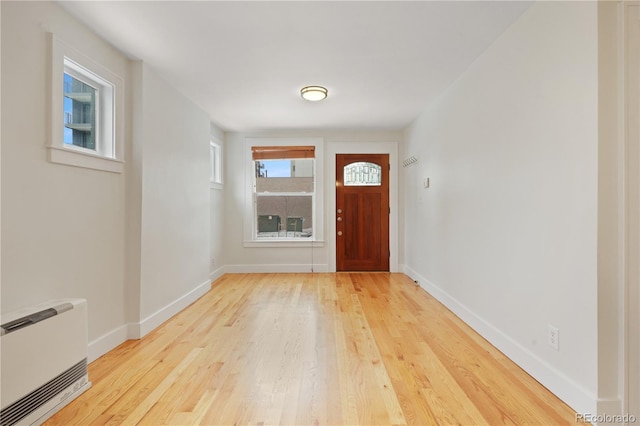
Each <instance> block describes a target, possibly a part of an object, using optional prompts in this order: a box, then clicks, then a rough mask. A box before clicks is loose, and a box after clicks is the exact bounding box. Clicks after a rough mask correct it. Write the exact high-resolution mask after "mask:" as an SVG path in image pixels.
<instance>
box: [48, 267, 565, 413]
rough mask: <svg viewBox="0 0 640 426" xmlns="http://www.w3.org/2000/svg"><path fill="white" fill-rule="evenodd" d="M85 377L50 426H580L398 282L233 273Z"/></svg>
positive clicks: (386, 277)
mask: <svg viewBox="0 0 640 426" xmlns="http://www.w3.org/2000/svg"><path fill="white" fill-rule="evenodd" d="M89 377H90V380H91V381H92V382H93V386H92V387H91V388H90V389H89V390H88V391H87V392H86V393H84V394H83V395H81V396H80V397H79V398H78V399H77V400H75V401H73V402H72V403H71V404H70V405H68V406H67V407H65V408H64V409H63V410H62V411H60V412H59V413H58V414H56V415H55V416H54V417H52V418H51V419H50V420H49V421H48V422H47V423H46V424H47V425H103V424H104V425H135V424H140V425H245V424H247V425H249V424H252V425H269V424H283V425H330V424H332V425H378V424H381V425H391V424H393V425H403V424H415V425H432V424H434V425H435V424H439V425H452V424H462V425H484V424H487V425H506V424H522V425H524V424H531V425H561V424H573V423H575V413H574V412H573V411H572V410H571V409H570V408H569V407H567V406H566V405H565V404H564V403H562V402H561V401H560V400H559V399H558V398H556V397H555V396H554V395H552V394H551V393H550V392H549V391H548V390H546V389H545V388H544V387H543V386H542V385H540V384H539V383H538V382H536V381H535V380H534V379H532V378H531V377H530V376H528V375H527V374H526V373H525V372H524V371H522V370H521V369H520V368H519V367H517V366H516V365H515V364H513V363H512V362H511V361H510V360H509V359H507V358H506V357H505V356H504V355H503V354H502V353H500V352H499V351H498V350H496V349H495V348H494V347H493V346H491V345H490V344H489V343H487V342H486V341H485V340H484V339H482V338H481V337H480V336H479V335H477V334H476V333H475V332H474V331H472V330H471V329H470V328H469V327H467V326H466V325H465V324H464V323H463V322H462V321H461V320H459V319H458V318H457V317H456V316H454V315H453V314H452V313H451V312H450V311H448V310H447V309H446V308H445V307H444V306H442V305H441V304H440V303H439V302H437V301H436V300H435V299H434V298H433V297H431V296H430V295H429V294H427V293H426V292H425V291H424V290H422V289H421V288H419V287H417V286H416V285H415V284H414V283H413V282H412V281H411V280H410V279H409V278H408V277H406V276H405V275H402V274H389V273H338V274H228V275H225V276H223V277H222V278H221V279H219V280H218V281H216V282H215V283H214V285H213V288H212V290H211V291H210V292H208V293H207V294H206V295H204V296H203V297H202V298H201V299H199V300H198V301H197V302H195V303H194V304H192V305H191V306H190V307H188V308H187V309H185V310H184V311H183V312H181V313H180V314H178V315H177V316H175V317H174V318H172V319H171V320H170V321H168V322H166V323H165V324H163V325H162V326H161V327H159V328H158V329H156V330H155V331H154V332H152V333H151V334H149V335H148V336H146V337H145V338H143V339H141V340H137V341H129V342H126V343H123V344H122V345H120V346H119V347H117V348H116V349H114V350H113V351H111V352H109V353H108V354H106V355H105V356H103V357H101V358H99V359H98V360H96V361H95V362H93V363H92V364H91V365H90V366H89Z"/></svg>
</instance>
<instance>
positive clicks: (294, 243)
mask: <svg viewBox="0 0 640 426" xmlns="http://www.w3.org/2000/svg"><path fill="white" fill-rule="evenodd" d="M243 246H244V247H254V248H255V247H260V248H265V247H280V248H287V247H294V248H302V247H324V240H306V241H300V240H261V241H258V240H252V241H244V242H243Z"/></svg>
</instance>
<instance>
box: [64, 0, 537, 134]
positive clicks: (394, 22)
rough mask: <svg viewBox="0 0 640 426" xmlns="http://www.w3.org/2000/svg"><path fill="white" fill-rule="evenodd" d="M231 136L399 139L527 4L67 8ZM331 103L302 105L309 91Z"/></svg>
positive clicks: (86, 4) (100, 4)
mask: <svg viewBox="0 0 640 426" xmlns="http://www.w3.org/2000/svg"><path fill="white" fill-rule="evenodd" d="M61 3H62V4H63V6H64V7H65V8H66V9H67V10H68V11H69V12H71V13H72V14H74V15H76V16H77V17H78V18H80V19H81V20H83V21H84V22H85V23H86V24H87V25H88V26H89V27H90V28H92V29H94V30H95V31H96V32H97V33H98V34H100V35H101V36H102V37H103V38H105V39H106V40H108V41H110V42H111V43H112V44H113V45H114V46H116V47H117V48H119V49H120V50H121V51H123V52H125V53H126V54H127V55H129V56H130V57H131V58H136V59H141V60H143V61H145V62H146V63H147V64H149V65H151V66H152V67H153V68H155V69H156V70H157V72H158V73H159V74H160V75H162V76H163V77H164V78H165V79H166V80H168V81H170V82H171V83H172V85H174V86H175V87H176V88H178V90H180V91H181V92H182V93H184V94H185V95H187V96H188V97H189V98H191V99H192V100H193V101H194V102H195V103H197V104H198V105H200V106H201V107H202V108H203V109H204V110H205V111H207V112H208V113H209V114H210V116H211V118H212V121H213V122H214V123H216V124H217V125H218V126H219V127H221V128H222V129H223V130H227V131H250V130H274V129H320V128H324V129H401V128H403V127H405V126H406V125H408V124H409V123H410V122H411V121H412V120H413V119H414V118H415V117H416V116H417V115H418V114H419V113H420V112H421V111H422V110H423V109H424V108H425V107H427V106H428V105H429V104H430V103H431V102H433V101H434V100H435V99H436V98H437V97H438V96H439V95H441V94H442V93H443V91H444V90H446V88H447V87H448V86H449V85H450V84H451V83H452V82H453V81H454V80H455V79H456V78H458V77H459V76H460V74H461V73H462V72H463V71H464V70H465V69H466V68H467V67H468V66H469V65H470V64H471V63H472V62H473V61H474V60H475V59H476V58H477V57H478V56H479V55H480V54H481V53H482V52H483V51H484V50H486V49H487V47H489V45H490V44H491V43H492V42H493V40H495V39H496V38H497V37H498V36H499V35H500V34H501V33H502V32H503V31H504V30H505V29H506V28H507V27H508V26H509V25H510V24H511V23H512V22H513V21H515V20H516V19H517V18H518V17H519V16H520V15H521V14H522V13H523V12H524V11H525V10H526V9H527V8H528V7H529V6H530V4H531V3H530V2H523V1H513V2H511V1H503V2H500V1H498V2H485V1H471V2H452V1H446V2H441V1H410V2H401V1H388V2H383V1H374V2H364V1H354V2H348V1H344V2H332V1H318V2H297V1H284V2H273V1H258V2H244V1H228V2H221V1H195V2H184V1H182V2H180V1H177V2H173V1H137V2H134V1H73V2H61ZM310 84H318V85H323V86H325V87H327V88H328V90H329V97H328V98H327V99H326V100H325V101H322V102H317V103H311V102H308V101H305V100H303V99H302V98H301V97H300V95H299V90H300V88H302V87H303V86H305V85H310Z"/></svg>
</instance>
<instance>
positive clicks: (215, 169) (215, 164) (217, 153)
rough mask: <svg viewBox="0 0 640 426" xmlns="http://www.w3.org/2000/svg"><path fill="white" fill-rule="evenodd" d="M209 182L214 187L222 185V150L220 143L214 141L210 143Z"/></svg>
mask: <svg viewBox="0 0 640 426" xmlns="http://www.w3.org/2000/svg"><path fill="white" fill-rule="evenodd" d="M209 166H210V171H209V182H210V183H211V184H213V185H212V187H216V186H219V185H221V184H222V148H221V146H220V144H219V143H217V142H216V141H215V140H212V141H211V142H210V143H209Z"/></svg>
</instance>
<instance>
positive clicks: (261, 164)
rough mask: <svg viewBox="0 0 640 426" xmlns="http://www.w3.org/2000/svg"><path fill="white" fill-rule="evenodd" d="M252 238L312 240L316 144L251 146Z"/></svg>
mask: <svg viewBox="0 0 640 426" xmlns="http://www.w3.org/2000/svg"><path fill="white" fill-rule="evenodd" d="M251 156H252V160H253V167H254V170H255V173H254V175H253V179H254V181H253V182H254V183H253V202H254V224H255V228H254V239H255V240H258V241H259V240H282V239H284V240H299V239H305V240H311V239H313V237H314V235H315V233H314V220H315V218H314V210H315V201H316V200H315V197H316V191H315V147H314V146H252V147H251Z"/></svg>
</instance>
